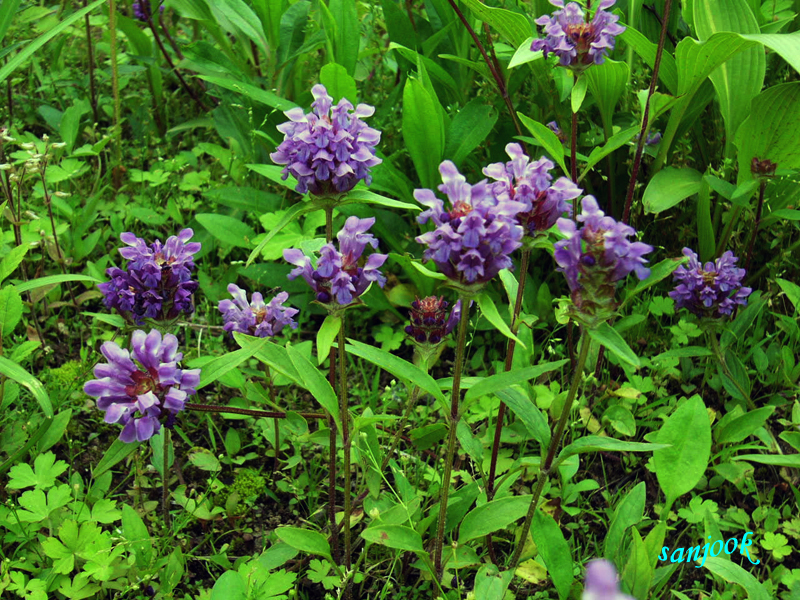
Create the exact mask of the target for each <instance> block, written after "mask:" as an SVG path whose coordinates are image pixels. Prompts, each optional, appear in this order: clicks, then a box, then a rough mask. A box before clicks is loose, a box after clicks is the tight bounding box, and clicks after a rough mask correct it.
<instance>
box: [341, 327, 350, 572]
mask: <svg viewBox="0 0 800 600" xmlns="http://www.w3.org/2000/svg"><path fill="white" fill-rule="evenodd" d="M344 325H345V316H344V313H342V325H341V327H339V413H340V414H341V416H342V445H343V446H344V515H343V516H342V521H343V522H344V564H345V567H347V570H348V571H349V570H350V567H351V565H352V563H351V561H350V558H351V557H350V552H351V548H350V510H351V509H350V503H351V500H352V498H351V497H350V493H351V491H352V490H351V489H350V487H351V485H350V484H351V482H350V445H351V442H352V440H351V439H350V423H349V421H350V412H349V411H348V409H347V363H346V362H345V360H346V357H347V355H346V353H345V349H344Z"/></svg>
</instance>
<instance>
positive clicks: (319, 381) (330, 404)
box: [284, 346, 342, 550]
mask: <svg viewBox="0 0 800 600" xmlns="http://www.w3.org/2000/svg"><path fill="white" fill-rule="evenodd" d="M287 351H288V353H289V358H290V359H291V361H292V364H293V365H294V368H295V369H297V374H298V377H299V379H298V380H297V382H298V383H299V384H300V385H302V386H303V387H304V388H306V389H307V390H308V391H309V392H311V395H312V396H314V398H315V399H316V400H317V402H319V404H320V405H321V406H322V407H323V408H324V409H325V410H327V411H328V412H329V413H330V414H331V415H332V416H333V419H334V420H335V421H336V425H337V427H338V428H339V430H340V431H341V428H342V422H341V419H340V416H339V399H338V398H337V397H336V394H335V393H334V391H333V388H332V387H331V384H330V383H329V382H328V380H327V379H325V376H324V375H323V374H322V373H320V372H319V369H317V367H315V366H314V365H313V364H312V363H311V362H310V361H309V360H308V359H307V358H306V357H305V356H303V355H302V354H301V353H300V351H299V350H298V349H297V348H295V347H293V346H289V348H287ZM284 541H286V540H284ZM286 543H287V544H289V542H288V541H286ZM289 545H290V546H291V544H289ZM293 547H294V546H293ZM298 549H299V550H302V548H298Z"/></svg>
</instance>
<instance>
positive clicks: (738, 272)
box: [669, 248, 753, 319]
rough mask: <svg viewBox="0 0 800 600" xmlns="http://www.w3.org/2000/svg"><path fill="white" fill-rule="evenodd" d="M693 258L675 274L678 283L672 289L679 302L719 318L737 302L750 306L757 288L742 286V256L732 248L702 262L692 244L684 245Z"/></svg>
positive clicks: (685, 252)
mask: <svg viewBox="0 0 800 600" xmlns="http://www.w3.org/2000/svg"><path fill="white" fill-rule="evenodd" d="M683 254H684V256H686V257H688V259H689V262H688V263H687V264H686V266H684V265H681V266H680V267H678V268H677V269H675V272H674V273H673V274H672V277H673V279H674V281H676V282H678V285H677V286H676V287H675V289H674V290H673V291H671V292H670V293H669V296H670V298H672V299H673V300H675V306H677V307H678V308H686V309H688V310H689V311H690V312H692V313H694V314H695V315H697V316H698V317H707V318H713V319H719V318H721V317H723V316H724V315H730V314H731V313H733V310H734V309H735V308H736V306H739V305H741V306H746V305H747V297H748V296H749V295H750V293H751V292H752V291H753V290H752V289H751V288H749V287H742V279H743V278H744V276H745V273H746V271H745V270H744V269H739V268H737V267H736V266H735V265H736V262H737V261H738V260H739V259H738V258H736V257H735V256H734V255H733V252H731V251H730V250H728V251H727V252H725V253H724V254H723V255H722V256H720V257H719V258H718V259H717V260H716V262H707V263H706V264H705V265H702V264H700V261H699V260H698V256H697V254H695V253H694V252H692V250H691V249H690V248H684V249H683Z"/></svg>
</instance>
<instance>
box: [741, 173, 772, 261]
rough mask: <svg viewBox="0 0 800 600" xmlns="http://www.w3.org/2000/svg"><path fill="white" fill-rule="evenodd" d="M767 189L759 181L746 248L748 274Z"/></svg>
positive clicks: (764, 182) (763, 182) (763, 183)
mask: <svg viewBox="0 0 800 600" xmlns="http://www.w3.org/2000/svg"><path fill="white" fill-rule="evenodd" d="M766 187H767V182H766V181H765V180H763V179H762V180H761V185H759V187H758V206H757V207H756V224H755V226H754V227H753V233H751V234H750V243H749V244H748V246H747V262H746V263H745V265H744V270H745V271H747V272H748V273H749V272H750V263H751V261H752V260H753V246H754V245H755V243H756V236H757V235H758V228H759V227H760V226H761V209H762V208H763V207H764V190H765V189H766Z"/></svg>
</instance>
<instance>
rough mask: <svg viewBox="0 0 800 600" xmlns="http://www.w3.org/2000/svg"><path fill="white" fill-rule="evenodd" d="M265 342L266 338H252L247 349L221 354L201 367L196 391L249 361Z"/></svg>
mask: <svg viewBox="0 0 800 600" xmlns="http://www.w3.org/2000/svg"><path fill="white" fill-rule="evenodd" d="M267 341H268V340H267V338H254V339H253V340H252V344H250V345H248V347H247V348H242V349H241V350H236V351H234V352H229V353H227V354H223V355H222V356H218V357H216V358H214V359H213V360H211V361H210V362H208V363H206V364H205V365H203V368H202V370H201V371H200V383H198V384H197V389H198V390H199V389H202V388H204V387H205V386H207V385H209V384H210V383H213V382H215V381H216V380H217V379H219V378H220V377H222V376H223V375H225V373H227V372H228V371H231V370H233V369H235V368H236V367H238V366H239V365H241V364H242V363H243V362H245V361H246V360H248V359H250V358H251V357H252V356H254V355H255V354H256V353H257V352H258V351H260V350H261V349H262V348H263V347H264V346H265V345H266V344H267Z"/></svg>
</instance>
